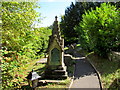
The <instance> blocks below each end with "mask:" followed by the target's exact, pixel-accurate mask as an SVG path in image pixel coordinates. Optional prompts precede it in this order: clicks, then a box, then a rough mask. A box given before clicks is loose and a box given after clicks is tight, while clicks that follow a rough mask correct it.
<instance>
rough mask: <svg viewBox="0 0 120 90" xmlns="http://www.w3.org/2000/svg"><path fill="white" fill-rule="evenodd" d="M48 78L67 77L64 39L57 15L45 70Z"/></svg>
mask: <svg viewBox="0 0 120 90" xmlns="http://www.w3.org/2000/svg"><path fill="white" fill-rule="evenodd" d="M45 78H46V79H66V78H67V72H66V66H65V65H64V39H63V38H61V35H60V29H59V27H58V21H57V16H56V17H55V21H54V24H53V30H52V35H51V36H50V38H49V45H48V58H47V64H46V70H45Z"/></svg>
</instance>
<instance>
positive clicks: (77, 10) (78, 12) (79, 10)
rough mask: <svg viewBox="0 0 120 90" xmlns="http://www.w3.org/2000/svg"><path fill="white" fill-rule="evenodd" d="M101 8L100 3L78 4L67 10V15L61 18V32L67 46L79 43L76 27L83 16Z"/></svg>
mask: <svg viewBox="0 0 120 90" xmlns="http://www.w3.org/2000/svg"><path fill="white" fill-rule="evenodd" d="M96 6H100V3H99V2H94V3H93V2H76V3H75V5H74V4H73V3H71V5H70V7H68V8H67V9H66V10H65V15H64V16H61V32H62V34H63V35H64V39H65V45H67V44H72V43H76V42H77V41H78V36H79V35H78V33H77V32H76V31H75V29H74V27H75V26H76V25H78V24H79V22H80V21H81V20H82V14H84V13H85V10H90V8H93V9H95V7H96Z"/></svg>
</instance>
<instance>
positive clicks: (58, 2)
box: [36, 0, 75, 27]
mask: <svg viewBox="0 0 120 90" xmlns="http://www.w3.org/2000/svg"><path fill="white" fill-rule="evenodd" d="M71 2H75V0H40V1H39V2H38V4H39V5H40V7H41V8H40V9H36V11H37V12H40V13H41V16H42V21H41V24H39V27H47V26H50V25H52V24H53V22H54V20H55V16H57V17H58V21H60V20H61V19H60V16H61V15H64V14H65V9H66V8H67V7H69V6H70V4H71Z"/></svg>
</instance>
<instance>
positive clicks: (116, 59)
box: [108, 51, 120, 61]
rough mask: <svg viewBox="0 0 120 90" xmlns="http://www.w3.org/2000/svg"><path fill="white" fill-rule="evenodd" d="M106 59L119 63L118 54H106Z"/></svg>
mask: <svg viewBox="0 0 120 90" xmlns="http://www.w3.org/2000/svg"><path fill="white" fill-rule="evenodd" d="M108 58H109V60H110V61H120V52H114V51H111V52H110V53H109V54H108Z"/></svg>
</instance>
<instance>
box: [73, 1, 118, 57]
mask: <svg viewBox="0 0 120 90" xmlns="http://www.w3.org/2000/svg"><path fill="white" fill-rule="evenodd" d="M119 14H120V11H119V10H118V9H116V7H115V6H113V5H110V4H106V3H103V4H102V5H101V7H100V8H98V7H96V10H92V11H86V12H85V14H84V15H83V16H82V17H83V20H82V21H81V22H80V24H79V26H77V27H76V28H75V29H76V30H77V31H78V32H79V41H80V43H81V46H82V47H83V48H85V49H87V50H88V49H90V50H94V51H95V52H97V53H98V54H99V55H101V56H106V54H107V53H108V52H109V51H111V50H116V51H120V49H119V46H120V33H119V27H120V15H119Z"/></svg>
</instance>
